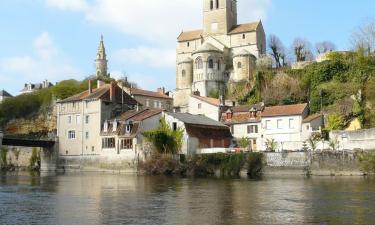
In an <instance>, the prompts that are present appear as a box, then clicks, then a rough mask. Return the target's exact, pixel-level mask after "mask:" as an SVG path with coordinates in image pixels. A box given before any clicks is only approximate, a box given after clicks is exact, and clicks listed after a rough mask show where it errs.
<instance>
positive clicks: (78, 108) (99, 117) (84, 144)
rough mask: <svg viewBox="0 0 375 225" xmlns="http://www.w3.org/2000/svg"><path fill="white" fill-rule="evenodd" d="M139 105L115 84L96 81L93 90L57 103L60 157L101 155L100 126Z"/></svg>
mask: <svg viewBox="0 0 375 225" xmlns="http://www.w3.org/2000/svg"><path fill="white" fill-rule="evenodd" d="M138 104H139V103H138V102H137V101H136V100H134V99H133V98H131V97H130V96H129V95H128V94H127V93H126V92H124V91H122V89H121V88H120V87H118V86H117V85H116V84H114V83H111V84H104V83H103V82H100V81H98V85H97V88H96V89H92V85H91V82H90V84H89V89H88V90H87V91H84V92H82V93H80V94H77V95H74V96H72V97H69V98H67V99H64V100H61V101H58V102H57V134H58V137H59V154H60V155H62V156H81V155H100V154H101V153H102V152H101V137H100V131H101V124H103V122H104V121H105V120H108V119H110V118H113V117H114V116H115V115H118V114H120V113H121V112H123V111H127V110H131V109H135V108H137V105H138Z"/></svg>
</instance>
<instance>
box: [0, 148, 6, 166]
mask: <svg viewBox="0 0 375 225" xmlns="http://www.w3.org/2000/svg"><path fill="white" fill-rule="evenodd" d="M7 156H8V149H7V148H6V147H2V148H1V149H0V169H1V170H5V169H7V167H8V161H7Z"/></svg>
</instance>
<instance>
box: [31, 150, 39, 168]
mask: <svg viewBox="0 0 375 225" xmlns="http://www.w3.org/2000/svg"><path fill="white" fill-rule="evenodd" d="M30 169H31V170H39V169H40V154H39V150H38V149H37V148H33V149H32V152H31V157H30Z"/></svg>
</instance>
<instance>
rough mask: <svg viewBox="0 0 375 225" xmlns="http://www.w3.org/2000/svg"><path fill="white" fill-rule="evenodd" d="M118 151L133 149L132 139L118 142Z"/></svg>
mask: <svg viewBox="0 0 375 225" xmlns="http://www.w3.org/2000/svg"><path fill="white" fill-rule="evenodd" d="M120 149H133V139H123V140H121V141H120Z"/></svg>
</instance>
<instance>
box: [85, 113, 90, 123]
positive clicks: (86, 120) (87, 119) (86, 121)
mask: <svg viewBox="0 0 375 225" xmlns="http://www.w3.org/2000/svg"><path fill="white" fill-rule="evenodd" d="M89 122H90V116H89V115H87V116H86V117H85V123H86V124H89Z"/></svg>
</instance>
